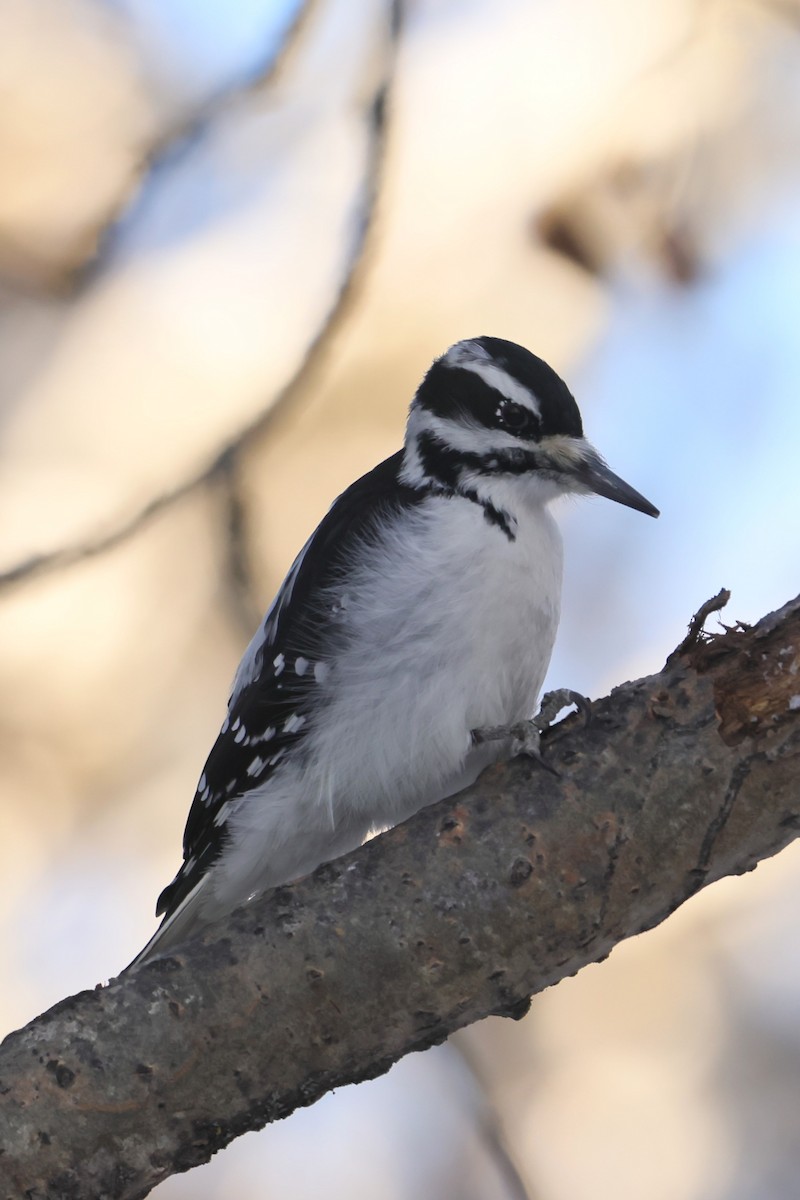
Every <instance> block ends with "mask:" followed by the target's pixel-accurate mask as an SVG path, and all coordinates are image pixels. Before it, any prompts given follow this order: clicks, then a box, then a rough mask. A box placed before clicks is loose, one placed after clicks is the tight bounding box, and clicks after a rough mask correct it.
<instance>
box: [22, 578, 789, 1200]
mask: <svg viewBox="0 0 800 1200" xmlns="http://www.w3.org/2000/svg"><path fill="white" fill-rule="evenodd" d="M726 598H727V597H726V595H724V594H722V593H721V594H720V596H719V597H717V598H716V599H715V601H712V602H709V604H708V605H705V606H704V607H703V609H701V611H700V613H699V614H698V616H697V617H696V618H695V619H694V620H693V622H692V624H691V626H690V631H689V635H688V636H687V638H686V639H685V641H684V642H683V643H682V644H681V646H680V647H678V649H677V650H676V651H675V653H674V654H673V655H671V656H670V659H669V660H668V662H667V664H666V666H665V668H664V670H663V671H662V672H661V673H660V674H657V675H653V676H650V677H649V678H646V679H642V680H639V681H638V682H636V683H631V684H626V685H625V686H623V687H620V688H618V689H616V690H615V691H614V692H613V693H612V695H611V696H609V697H607V698H606V699H604V700H602V701H600V702H598V703H597V704H596V705H595V713H594V718H593V720H592V723H591V724H590V726H589V727H588V728H583V727H582V726H581V723H580V721H578V720H576V719H572V720H570V721H569V722H567V723H565V724H564V725H563V726H559V727H558V729H557V736H553V737H551V738H550V739H549V742H548V749H547V755H548V758H549V761H550V763H551V764H552V765H553V766H554V767H555V768H556V769H557V770H558V772H559V774H558V775H557V776H556V775H553V774H550V773H548V772H546V771H544V770H542V768H541V767H540V766H539V765H538V764H536V763H532V762H529V761H526V760H519V759H518V760H516V761H515V762H513V763H508V764H501V765H499V766H496V767H494V768H492V769H491V770H490V771H488V772H486V773H485V774H484V775H483V776H482V777H481V779H480V780H479V781H478V782H477V783H476V784H475V785H474V786H473V787H472V788H470V789H468V790H467V791H465V792H463V793H462V794H461V795H459V796H458V797H456V798H455V799H451V800H447V801H443V802H442V803H440V804H437V805H434V806H432V807H431V808H428V809H425V810H424V811H423V812H421V813H419V814H418V815H417V816H416V817H415V818H414V819H413V820H411V821H409V822H407V823H406V824H405V825H402V826H400V827H398V828H397V829H394V830H392V831H390V832H389V833H387V834H384V835H383V836H382V837H380V838H377V839H376V840H375V841H373V842H370V843H369V844H368V845H366V846H364V847H362V848H361V849H360V850H358V851H356V852H355V853H354V854H351V855H349V856H347V857H346V858H343V859H341V860H339V861H337V862H335V863H332V864H329V865H327V866H324V867H321V868H320V869H319V870H318V871H317V872H316V873H315V874H314V875H313V876H312V877H310V878H309V879H307V880H304V881H301V882H300V883H298V884H295V885H293V886H291V887H282V888H278V889H277V890H276V891H274V892H271V893H269V894H268V895H266V896H264V897H263V898H262V899H260V900H259V901H258V902H256V903H254V904H252V905H251V906H249V907H248V908H246V909H241V910H239V911H238V912H237V913H235V914H234V915H233V916H232V918H231V919H230V920H229V921H228V922H225V923H223V924H221V925H220V926H219V927H218V928H217V929H215V930H214V931H212V932H211V933H209V936H208V940H206V941H201V942H197V943H194V944H192V945H191V946H190V947H188V948H187V950H186V951H185V952H184V953H181V954H177V955H173V956H171V957H168V958H164V959H160V960H155V961H154V962H152V963H149V964H147V965H146V966H145V967H144V968H142V969H140V970H139V971H135V972H131V973H125V974H123V975H122V976H121V977H120V978H119V979H117V980H114V981H113V982H112V983H111V984H109V985H108V986H107V987H99V986H98V987H97V988H95V990H94V991H87V992H82V993H80V994H79V995H77V996H73V997H70V998H69V999H67V1000H64V1001H63V1002H62V1003H60V1004H58V1005H56V1007H55V1008H53V1009H51V1010H50V1011H49V1012H47V1013H45V1014H43V1015H42V1016H41V1017H39V1018H37V1019H36V1020H35V1021H33V1022H32V1023H31V1024H30V1025H28V1026H27V1027H26V1028H25V1029H22V1030H20V1031H18V1032H16V1033H13V1034H11V1035H9V1037H8V1038H6V1040H5V1042H4V1043H3V1044H2V1047H0V1114H1V1117H2V1130H3V1133H2V1139H1V1140H0V1200H12V1198H13V1200H18V1198H19V1197H20V1196H28V1197H36V1200H44V1198H45V1197H46V1198H48V1200H49V1198H53V1200H55V1198H56V1197H65V1196H69V1197H70V1198H72V1200H82V1198H85V1200H89V1198H92V1200H95V1198H96V1197H99V1196H104V1197H105V1196H113V1197H119V1198H120V1200H134V1198H137V1197H141V1196H145V1195H147V1193H148V1192H149V1191H150V1189H151V1188H152V1187H153V1186H155V1184H157V1183H158V1182H159V1181H161V1180H162V1179H164V1178H166V1177H167V1176H168V1175H170V1174H173V1173H176V1172H179V1171H183V1170H187V1169H188V1168H190V1167H192V1166H195V1165H196V1164H198V1163H202V1162H205V1161H207V1160H208V1159H209V1158H210V1157H211V1155H212V1154H213V1153H214V1152H215V1151H216V1150H219V1149H221V1148H222V1147H223V1146H225V1145H226V1144H227V1143H228V1142H230V1141H231V1140H232V1139H233V1138H235V1137H237V1136H238V1135H239V1134H242V1133H245V1132H246V1131H248V1130H251V1129H258V1128H260V1127H261V1126H263V1125H264V1124H266V1123H267V1122H269V1121H273V1120H276V1119H278V1118H279V1117H284V1116H287V1115H288V1114H289V1113H291V1112H292V1111H293V1110H294V1109H295V1108H297V1107H299V1106H302V1105H307V1104H311V1103H313V1102H314V1101H315V1100H317V1099H318V1098H319V1097H320V1096H321V1095H323V1094H324V1093H325V1092H326V1091H328V1090H330V1089H331V1088H334V1087H337V1086H341V1085H342V1084H345V1083H350V1082H352V1081H357V1080H361V1079H367V1078H370V1077H372V1076H374V1075H378V1074H381V1073H382V1072H384V1071H386V1070H388V1068H389V1067H390V1066H391V1065H392V1063H393V1062H395V1061H396V1060H397V1059H398V1058H400V1057H401V1056H402V1055H404V1054H407V1053H408V1052H409V1051H411V1050H420V1049H424V1048H425V1047H427V1046H430V1045H432V1044H434V1043H437V1042H440V1041H442V1040H443V1039H444V1038H446V1037H447V1036H448V1034H450V1033H452V1032H453V1031H454V1030H456V1029H459V1028H461V1027H463V1026H464V1025H467V1024H469V1023H471V1022H473V1021H477V1020H479V1019H480V1018H481V1017H485V1016H488V1015H489V1014H492V1013H495V1014H501V1015H505V1016H512V1017H519V1016H522V1015H524V1013H525V1012H526V1011H527V1008H528V1004H529V997H530V995H531V994H532V993H534V992H537V991H540V990H541V989H543V988H545V987H547V986H549V985H550V984H553V983H556V982H557V981H558V980H559V979H562V978H564V977H565V976H567V975H572V974H574V973H575V972H576V971H577V970H579V969H580V968H581V967H582V966H583V965H585V964H586V963H588V962H593V961H597V960H598V959H602V958H604V957H605V956H606V955H607V954H608V953H609V951H610V950H611V948H612V947H613V946H614V945H615V944H616V943H617V942H619V941H621V940H622V939H623V938H626V937H630V936H631V935H633V934H636V933H640V932H641V931H642V930H644V929H648V928H650V927H652V926H653V925H656V924H658V923H659V922H660V921H662V920H663V919H664V918H665V917H666V916H668V914H669V913H671V912H672V911H673V910H674V909H675V908H677V907H678V905H680V904H682V903H683V901H684V900H686V899H688V898H689V897H690V896H691V895H693V894H694V893H695V892H697V891H698V890H699V889H700V888H702V887H704V886H705V885H706V884H708V883H711V882H712V881H713V880H715V879H719V878H720V877H721V876H723V875H728V874H736V873H741V872H744V871H748V870H750V869H752V868H753V867H754V866H755V865H756V863H757V862H758V861H759V859H761V858H765V857H767V856H769V855H772V854H774V853H776V852H777V851H778V850H780V849H781V848H782V847H783V846H785V845H786V844H787V843H788V842H790V841H791V840H792V839H793V838H794V837H796V836H797V833H798V831H800V786H799V785H798V780H799V779H800V598H798V599H797V600H794V601H792V602H791V603H789V604H787V605H786V606H785V607H784V608H783V609H782V610H780V611H779V612H777V613H773V614H771V615H770V616H768V617H765V618H764V619H763V620H762V621H761V622H759V624H758V625H757V626H755V627H753V628H744V627H741V626H737V627H734V628H731V629H728V630H727V631H726V633H725V634H724V635H722V636H714V637H710V636H708V635H706V634H705V633H703V630H702V625H703V620H704V619H705V617H706V616H707V615H708V614H709V613H710V612H712V611H715V610H716V609H719V608H720V607H721V606H722V604H724V602H725V600H726ZM212 936H213V937H215V939H216V940H211V938H212Z"/></svg>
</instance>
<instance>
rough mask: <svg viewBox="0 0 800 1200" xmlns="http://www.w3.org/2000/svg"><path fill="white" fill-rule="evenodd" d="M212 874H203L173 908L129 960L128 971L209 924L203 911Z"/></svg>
mask: <svg viewBox="0 0 800 1200" xmlns="http://www.w3.org/2000/svg"><path fill="white" fill-rule="evenodd" d="M209 878H210V876H209V875H208V874H206V875H203V876H202V877H201V878H200V879H199V880H198V882H197V883H196V884H195V886H194V887H193V888H192V890H191V891H190V892H189V893H188V895H186V896H184V898H183V900H181V902H180V904H179V905H178V906H177V908H175V909H173V911H172V912H171V913H169V914H168V915H167V916H166V917H164V920H163V921H162V922H161V924H160V925H159V927H158V929H157V930H156V931H155V933H154V934H153V936H152V937H151V938H150V941H149V942H148V943H147V945H146V946H145V947H144V949H143V950H140V951H139V953H138V954H137V955H136V958H134V959H133V961H132V962H129V963H128V965H127V967H125V970H126V971H130V970H132V969H133V968H134V967H140V966H141V965H142V963H146V962H149V961H150V959H152V958H158V957H159V956H160V955H162V954H167V953H169V951H170V950H172V949H173V947H175V946H178V945H182V944H183V943H184V942H187V941H188V940H189V939H190V938H191V937H192V935H193V934H194V933H195V932H197V931H198V930H199V929H200V928H201V927H202V926H203V925H206V924H207V919H204V918H203V916H202V913H201V909H202V901H203V898H204V897H203V892H204V890H205V888H206V886H207V884H208V881H209Z"/></svg>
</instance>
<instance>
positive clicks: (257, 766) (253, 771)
mask: <svg viewBox="0 0 800 1200" xmlns="http://www.w3.org/2000/svg"><path fill="white" fill-rule="evenodd" d="M265 761H266V760H265V759H263V758H259V757H258V755H256V757H255V758H254V759H253V761H252V762H251V763H250V766H249V767H248V768H247V774H248V775H250V776H252V775H257V774H258V772H259V771H260V770H261V768H262V767H263V766H264V763H265Z"/></svg>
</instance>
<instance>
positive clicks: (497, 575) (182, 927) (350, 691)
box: [132, 337, 658, 965]
mask: <svg viewBox="0 0 800 1200" xmlns="http://www.w3.org/2000/svg"><path fill="white" fill-rule="evenodd" d="M566 493H595V494H597V495H599V496H605V497H607V498H608V499H609V500H615V501H617V502H618V503H619V504H624V505H627V506H628V507H630V508H633V509H637V510H638V511H639V512H642V513H647V514H649V515H650V516H653V517H656V516H658V510H657V509H656V508H654V507H653V505H652V504H651V503H650V502H649V501H648V500H646V499H645V498H644V496H642V495H640V494H639V492H637V491H635V490H634V489H633V488H632V487H630V486H629V484H627V483H625V482H624V481H623V480H622V479H620V478H619V476H617V475H615V474H614V473H613V472H612V471H611V470H610V469H609V468H608V467H607V466H606V464H605V462H604V461H603V459H602V458H601V457H600V455H599V454H598V452H597V451H596V450H595V449H594V447H593V446H592V445H591V444H590V443H589V442H588V441H587V440H586V439H585V438H584V436H583V425H582V422H581V416H580V412H579V411H578V406H577V404H576V403H575V400H574V398H573V396H572V394H571V393H570V391H569V389H568V388H567V386H566V384H565V383H564V382H563V380H562V379H561V378H560V377H559V376H558V375H557V374H556V372H555V371H554V370H552V368H551V367H549V366H548V365H547V364H546V363H545V362H544V361H543V360H542V359H541V358H537V357H536V356H535V355H534V354H532V353H530V351H528V350H526V349H524V348H523V347H522V346H518V345H516V344H515V343H513V342H509V341H505V340H503V339H501V338H495V337H477V338H470V339H467V340H465V341H460V342H457V343H456V344H455V345H454V346H451V347H450V349H449V350H448V351H447V352H446V353H445V354H443V355H442V356H441V357H440V358H438V359H436V361H435V362H434V363H433V365H432V366H431V367H430V369H429V371H428V372H427V374H426V375H425V377H424V379H423V380H422V383H421V384H420V387H419V389H418V391H417V393H416V395H415V396H414V399H413V401H412V404H411V408H410V411H409V416H408V422H407V427H406V435H405V442H404V445H403V448H402V449H401V450H399V451H398V452H397V453H396V454H393V455H392V456H391V458H388V459H386V461H385V462H382V463H380V465H379V466H377V467H375V468H374V470H372V471H370V472H368V473H367V474H366V475H364V476H363V477H362V478H361V479H359V480H357V481H356V482H355V483H353V484H352V485H351V486H350V487H349V488H348V489H347V490H346V491H345V492H343V493H342V495H341V496H339V498H338V499H337V500H335V501H334V503H333V505H332V507H331V508H330V510H329V511H328V513H327V515H326V516H325V517H324V518H323V520H322V521H321V522H320V524H319V526H318V528H317V529H316V530H315V532H314V533H313V534H312V535H311V537H310V538H309V539H308V541H307V542H306V544H305V545H304V546H303V548H302V550H301V551H300V553H299V554H298V555H297V558H296V559H295V561H294V563H293V564H292V567H291V569H290V571H289V573H288V575H287V576H286V579H285V580H284V582H283V584H282V586H281V588H280V590H279V591H278V594H277V596H276V598H275V600H274V601H273V604H272V606H271V608H270V609H269V610H268V612H267V614H266V617H265V618H264V621H263V622H262V624H261V626H260V628H259V629H258V631H257V632H256V634H255V636H254V637H253V639H252V641H251V642H250V644H249V646H248V647H247V649H246V651H245V653H244V657H243V658H242V661H241V663H240V664H239V668H238V670H237V672H236V676H235V678H234V681H233V688H232V692H231V696H230V700H229V703H228V712H227V716H226V718H225V721H224V723H223V725H222V729H221V731H220V733H219V736H218V738H217V740H216V742H215V743H214V745H213V747H212V749H211V753H210V754H209V756H208V760H207V762H206V764H205V768H204V770H203V773H202V775H201V776H200V782H199V784H198V786H197V791H196V794H195V797H194V801H193V803H192V806H191V810H190V812H189V817H188V821H187V824H186V830H185V833H184V838H183V864H182V865H181V868H180V870H179V871H178V873H177V875H176V876H175V878H174V880H173V881H172V882H171V883H170V884H169V885H168V886H167V887H166V888H165V889H164V891H163V892H162V893H161V896H160V897H159V900H158V905H157V909H156V913H157V914H160V913H163V914H164V919H163V922H162V924H161V925H160V927H159V929H158V930H157V932H156V933H155V935H154V936H153V938H152V939H151V940H150V942H149V943H148V944H147V946H145V948H144V950H142V952H141V953H140V954H139V956H138V957H137V958H136V959H135V960H134V964H132V965H135V964H137V963H140V962H142V961H145V960H147V959H149V958H151V957H152V956H154V955H157V954H161V953H164V952H166V951H168V950H170V949H171V948H172V947H173V946H174V945H176V944H178V943H181V942H184V941H186V940H187V938H189V937H191V936H193V935H194V934H195V933H197V932H198V931H199V930H200V929H202V928H203V927H205V926H206V925H207V924H208V923H210V922H213V921H216V920H218V919H219V918H221V917H222V916H224V915H225V914H226V913H228V912H230V911H231V910H232V909H233V908H235V907H236V906H238V905H240V904H244V903H246V902H247V901H248V900H250V899H252V898H253V897H254V896H256V895H258V894H259V893H261V892H263V891H264V890H265V889H267V888H271V887H275V886H277V885H278V884H282V883H286V882H289V881H291V880H293V879H297V878H298V877H300V876H303V875H307V874H308V873H309V872H311V871H313V870H314V868H315V867H317V866H318V865H319V864H320V863H322V862H326V861H329V860H330V859H334V858H337V857H339V856H340V855H342V854H345V853H346V852H347V851H349V850H352V849H354V848H355V847H356V846H358V845H359V844H360V843H361V842H362V841H363V840H364V838H365V837H366V836H367V834H369V833H370V832H371V831H374V830H376V829H381V828H385V827H387V826H390V825H395V824H397V823H398V822H400V821H403V820H405V819H406V818H407V817H410V816H411V815H412V814H413V813H415V812H417V811H418V810H419V809H420V808H422V807H423V806H424V805H427V804H431V803H433V802H434V801H436V800H440V799H442V798H443V797H445V796H450V795H452V794H453V793H455V792H458V791H460V790H461V789H462V788H464V787H466V786H467V785H468V784H469V783H471V782H472V781H473V780H474V779H475V778H476V777H477V776H478V774H479V773H480V772H481V771H482V770H483V768H484V767H486V766H487V765H488V764H489V763H491V762H493V761H495V760H496V759H498V758H500V757H502V756H504V755H505V756H507V755H508V754H509V751H510V750H511V749H512V746H513V744H514V737H513V734H514V730H515V729H518V728H519V726H520V723H522V722H525V721H527V720H528V719H529V718H531V717H532V715H533V713H534V712H535V709H536V702H537V698H538V696H539V692H540V690H541V687H542V683H543V681H544V676H545V672H546V670H547V666H548V663H549V661H550V654H551V651H552V648H553V642H554V639H555V635H556V629H557V627H558V619H559V608H560V597H561V575H562V546H561V538H560V535H559V532H558V529H557V526H556V524H555V521H554V520H553V517H552V516H551V514H550V511H549V505H550V503H551V501H553V500H555V499H556V498H557V497H559V496H562V495H564V494H566ZM483 731H487V735H486V736H481V734H482V732H483ZM505 731H507V736H504V733H505Z"/></svg>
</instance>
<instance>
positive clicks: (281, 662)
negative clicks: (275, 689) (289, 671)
mask: <svg viewBox="0 0 800 1200" xmlns="http://www.w3.org/2000/svg"><path fill="white" fill-rule="evenodd" d="M272 665H273V667H274V668H275V675H276V676H278V675H280V674H281V673H282V672H283V669H284V667H285V666H286V659H285V658H284V657H283V655H282V654H278V655H277V656H276V657H275V658H274V659H273V660H272Z"/></svg>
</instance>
